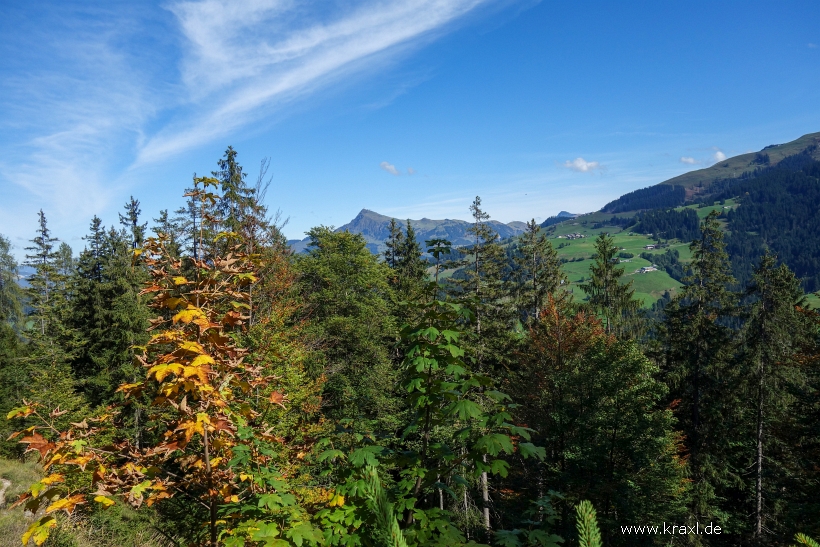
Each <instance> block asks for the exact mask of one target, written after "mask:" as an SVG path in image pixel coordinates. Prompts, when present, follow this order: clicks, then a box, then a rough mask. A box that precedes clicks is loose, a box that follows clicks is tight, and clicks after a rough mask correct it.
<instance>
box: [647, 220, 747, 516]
mask: <svg viewBox="0 0 820 547" xmlns="http://www.w3.org/2000/svg"><path fill="white" fill-rule="evenodd" d="M717 217H718V214H717V213H715V212H713V213H710V215H709V216H707V217H706V219H704V221H703V224H702V226H701V237H700V238H699V239H697V240H695V241H693V242H692V244H691V246H690V248H691V249H692V263H691V275H689V276H688V277H686V278H684V280H683V281H684V284H685V285H684V287H683V289H682V291H681V294H680V295H679V296H678V297H676V298H675V299H674V300H673V301H672V302H671V303H669V304H668V305H667V306H666V308H665V315H666V319H665V323H664V326H663V328H662V329H661V332H660V340H661V343H662V345H663V348H664V352H665V374H666V379H667V382H668V383H669V385H670V386H671V389H672V390H671V397H670V400H671V401H674V406H675V410H676V415H677V418H678V420H679V423H680V427H681V429H682V430H683V433H684V435H685V436H686V440H687V447H688V449H689V453H690V457H689V465H690V476H691V479H692V506H691V511H692V515H693V518H694V519H696V520H697V519H699V520H700V521H704V520H706V519H718V520H719V521H720V522H721V523H723V524H724V528H725V529H726V528H727V527H728V529H731V525H730V524H728V523H729V519H730V516H729V515H727V514H726V513H725V511H724V510H723V508H721V506H720V503H719V500H720V497H721V491H722V489H725V488H730V487H736V486H737V484H738V482H739V481H740V477H739V476H738V471H737V470H736V469H734V468H733V467H732V465H731V463H730V460H729V452H730V447H731V446H732V441H733V439H732V436H731V435H730V432H735V431H737V428H738V427H739V426H740V422H741V421H742V419H743V416H742V415H740V414H739V413H738V412H736V410H737V408H738V404H739V401H740V392H739V389H738V385H739V383H740V382H739V378H738V377H737V369H736V368H735V367H733V364H732V361H733V358H734V354H735V350H736V347H737V345H736V336H735V333H734V332H733V331H732V329H731V328H729V327H728V326H727V324H728V323H727V321H728V319H730V318H731V317H732V316H734V315H736V313H737V310H736V302H737V298H736V295H734V294H733V293H731V292H730V291H729V288H728V287H729V286H730V285H731V284H733V283H734V279H733V278H732V276H731V274H730V273H729V268H730V266H729V262H728V257H727V255H726V251H725V246H724V243H723V232H722V231H721V230H720V226H719V224H718V221H717Z"/></svg>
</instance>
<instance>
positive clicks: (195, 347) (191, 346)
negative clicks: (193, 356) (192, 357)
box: [179, 340, 205, 355]
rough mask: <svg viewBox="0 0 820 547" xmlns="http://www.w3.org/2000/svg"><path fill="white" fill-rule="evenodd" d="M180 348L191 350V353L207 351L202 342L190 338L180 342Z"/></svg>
mask: <svg viewBox="0 0 820 547" xmlns="http://www.w3.org/2000/svg"><path fill="white" fill-rule="evenodd" d="M179 349H181V350H183V351H189V352H191V353H198V354H200V355H202V354H203V353H205V348H203V347H202V345H201V344H199V343H198V342H191V341H188V340H186V341H183V342H180V344H179Z"/></svg>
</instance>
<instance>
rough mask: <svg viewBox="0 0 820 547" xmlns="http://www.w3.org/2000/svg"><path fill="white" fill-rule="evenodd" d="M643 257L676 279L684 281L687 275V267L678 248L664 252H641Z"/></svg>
mask: <svg viewBox="0 0 820 547" xmlns="http://www.w3.org/2000/svg"><path fill="white" fill-rule="evenodd" d="M641 258H643V259H644V260H648V261H649V262H651V263H652V264H654V265H655V266H657V267H658V268H660V269H662V270H664V271H665V272H666V273H668V274H669V277H671V278H672V279H674V280H675V281H680V282H683V278H684V277H686V270H687V267H686V265H685V264H683V263H682V262H681V261H680V253H679V252H678V250H677V249H667V250H666V252H665V253H663V254H652V253H641Z"/></svg>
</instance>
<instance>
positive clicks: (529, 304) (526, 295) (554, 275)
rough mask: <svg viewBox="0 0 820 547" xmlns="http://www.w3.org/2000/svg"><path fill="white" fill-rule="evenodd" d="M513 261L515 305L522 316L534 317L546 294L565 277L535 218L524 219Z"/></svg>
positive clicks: (554, 288)
mask: <svg viewBox="0 0 820 547" xmlns="http://www.w3.org/2000/svg"><path fill="white" fill-rule="evenodd" d="M513 261H514V263H515V265H516V267H517V272H518V275H517V276H516V278H517V284H518V287H517V291H516V295H517V300H518V308H519V310H521V311H522V312H523V313H522V315H523V316H524V317H530V318H532V319H536V318H537V317H538V311H539V310H540V309H541V306H542V305H543V303H544V302H545V301H546V298H547V295H550V294H555V293H556V292H557V291H558V289H559V288H560V287H561V285H563V284H564V283H566V280H567V278H566V276H565V275H564V273H563V272H562V271H561V262H560V260H559V259H558V253H557V252H556V250H555V248H554V247H553V246H552V243H550V241H549V240H548V239H547V236H546V234H545V233H544V232H543V231H542V230H541V228H540V226H538V224H537V223H536V222H535V219H532V220H530V221H529V222H527V230H526V231H525V232H524V234H523V235H522V236H521V238H520V240H519V245H518V253H516V254H515V255H514V257H513Z"/></svg>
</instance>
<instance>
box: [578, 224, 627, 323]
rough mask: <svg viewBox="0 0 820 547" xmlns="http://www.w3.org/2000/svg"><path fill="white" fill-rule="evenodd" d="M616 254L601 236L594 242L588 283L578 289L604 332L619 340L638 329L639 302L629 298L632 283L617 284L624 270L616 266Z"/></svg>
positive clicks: (608, 242)
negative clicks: (619, 337)
mask: <svg viewBox="0 0 820 547" xmlns="http://www.w3.org/2000/svg"><path fill="white" fill-rule="evenodd" d="M617 252H618V247H616V246H615V243H614V241H613V239H612V238H611V237H610V236H609V235H608V234H607V233H606V232H601V233H600V234H599V235H598V238H597V239H596V240H595V263H594V264H592V265H591V266H590V267H589V271H590V274H591V275H590V280H589V283H584V284H582V285H581V289H582V290H583V291H584V292H585V293H586V294H587V295H588V296H589V301H588V303H589V306H590V307H591V308H592V309H593V310H594V311H595V313H597V314H598V315H599V316H600V317H602V318H603V320H604V326H605V328H606V331H607V332H609V333H614V334H617V335H618V336H623V335H624V334H626V333H629V332H634V331H635V330H636V329H637V328H638V321H637V319H638V317H637V314H638V310H639V308H640V302H639V301H638V300H635V299H634V298H633V295H634V294H635V289H633V288H632V281H630V282H629V283H622V282H621V277H623V275H624V269H623V268H619V267H618V266H617V264H618V259H617V258H616V253H617Z"/></svg>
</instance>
